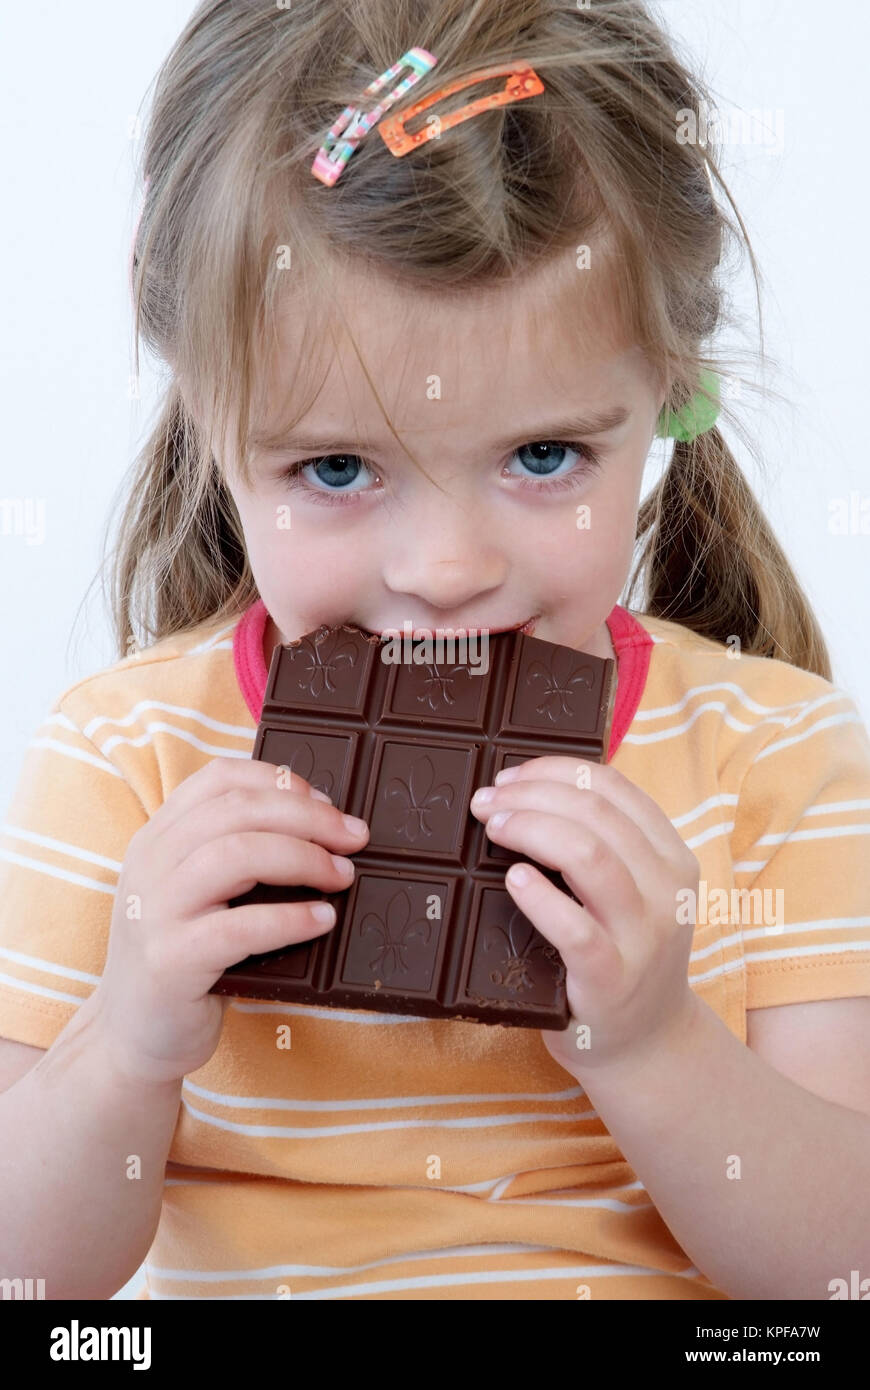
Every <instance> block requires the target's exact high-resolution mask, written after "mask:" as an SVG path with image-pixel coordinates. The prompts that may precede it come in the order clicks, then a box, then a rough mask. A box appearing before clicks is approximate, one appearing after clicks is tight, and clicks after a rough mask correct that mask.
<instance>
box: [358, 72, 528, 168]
mask: <svg viewBox="0 0 870 1390" xmlns="http://www.w3.org/2000/svg"><path fill="white" fill-rule="evenodd" d="M502 73H509V74H510V76H509V77H508V80H507V82H506V83H505V85H504V87H503V88H502V90H501V91H500V92H492V93H491V94H490V95H489V96H485V97H478V98H477V100H476V101H471V102H469V103H468V105H467V106H463V107H461V108H460V110H459V111H453V112H452V113H451V114H450V115H449V116H443V117H439V116H436V117H435V119H434V120H429V121H427V123H426V125H425V126H424V127H423V129H422V130H418V131H417V133H416V135H410V134H409V133H408V131H406V130H405V124H406V122H407V121H410V120H411V119H412V118H413V117H414V116H419V114H420V112H421V111H426V110H427V109H428V108H429V107H430V106H432V105H433V104H434V103H435V102H436V101H440V100H441V98H442V97H447V96H450V95H451V94H452V93H453V92H461V91H462V89H463V87H470V86H471V84H472V83H473V82H480V81H482V80H483V79H484V78H486V77H500V76H501V75H502ZM543 91H544V84H543V82H542V81H541V79H540V77H539V76H538V74H537V73H536V72H535V71H534V69H533V68H530V67H529V65H528V63H524V62H522V61H518V62H515V63H501V64H499V65H498V66H497V67H494V68H481V69H480V70H479V71H478V72H473V73H471V74H470V76H468V77H461V78H460V79H459V81H458V82H449V83H448V84H447V86H446V87H441V88H439V90H438V91H437V92H433V93H431V94H430V95H429V96H427V97H423V98H421V100H420V101H415V102H414V105H413V106H409V107H408V109H407V111H400V112H397V113H396V114H395V115H392V116H387V117H385V118H384V120H382V121H381V122H380V124H379V125H378V130H379V131H380V133H381V137H382V139H383V140H384V142H385V144H386V146H387V149H388V150H390V152H391V153H392V154H394V155H395V156H396V157H397V158H398V159H401V157H402V155H405V154H409V153H410V151H411V150H416V149H418V148H419V147H420V145H423V144H425V143H426V141H427V140H433V139H437V138H438V137H439V136H440V135H441V132H442V131H444V130H450V128H451V126H455V125H461V124H462V122H463V121H468V120H470V119H471V117H472V116H476V115H477V114H478V112H480V111H490V110H492V108H493V107H496V106H509V105H510V104H511V103H512V102H515V101H525V100H526V99H527V98H528V97H535V96H538V95H539V93H541V92H543Z"/></svg>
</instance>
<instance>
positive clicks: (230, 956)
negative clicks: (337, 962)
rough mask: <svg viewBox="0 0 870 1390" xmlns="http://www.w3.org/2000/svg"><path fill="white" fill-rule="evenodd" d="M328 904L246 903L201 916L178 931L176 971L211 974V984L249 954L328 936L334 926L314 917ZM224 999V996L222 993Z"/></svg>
mask: <svg viewBox="0 0 870 1390" xmlns="http://www.w3.org/2000/svg"><path fill="white" fill-rule="evenodd" d="M324 906H325V907H331V906H332V905H331V904H329V903H326V904H324V903H314V902H310V903H245V904H244V906H242V907H230V908H227V909H226V910H225V911H223V912H213V913H210V914H209V915H208V916H206V917H197V918H196V920H195V921H193V922H191V923H190V925H189V927H188V929H187V930H186V931H185V932H183V933H179V934H178V937H179V939H178V942H177V946H176V948H175V955H174V958H173V969H177V972H178V974H179V975H181V974H182V973H183V972H191V971H193V972H198V971H205V972H206V973H208V974H209V975H210V976H211V977H212V978H211V980H210V981H209V985H208V987H209V988H211V985H212V984H214V981H215V980H216V979H217V978H218V977H219V976H220V975H221V974H223V972H224V971H225V970H227V969H229V967H230V966H231V965H237V964H238V962H239V961H242V960H244V959H245V957H246V956H256V955H262V954H264V953H265V952H267V951H277V950H280V948H281V947H282V946H295V945H298V943H299V942H301V941H312V940H314V938H315V937H318V936H325V935H326V933H327V932H330V931H332V928H333V927H334V925H335V915H334V909H333V918H332V921H330V922H322V921H320V920H318V918H316V917H315V916H314V915H313V911H312V909H313V908H315V907H324ZM218 997H220V996H218Z"/></svg>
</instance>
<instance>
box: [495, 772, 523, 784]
mask: <svg viewBox="0 0 870 1390" xmlns="http://www.w3.org/2000/svg"><path fill="white" fill-rule="evenodd" d="M519 775H520V770H519V768H518V767H503V768H502V770H501V772H500V773H499V774H498V776H497V777H496V779H495V784H496V786H497V787H500V786H502V785H503V784H504V783H505V782H513V781H514V780H515V778H517V777H519Z"/></svg>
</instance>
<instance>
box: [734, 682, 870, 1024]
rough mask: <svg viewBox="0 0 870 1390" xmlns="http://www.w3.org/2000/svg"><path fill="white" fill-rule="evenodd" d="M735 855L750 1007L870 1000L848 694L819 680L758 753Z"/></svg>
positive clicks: (863, 844) (861, 768) (868, 776)
mask: <svg viewBox="0 0 870 1390" xmlns="http://www.w3.org/2000/svg"><path fill="white" fill-rule="evenodd" d="M732 847H733V850H734V861H735V862H734V881H735V884H736V886H737V888H738V889H748V890H750V894H751V901H749V900H747V899H746V898H744V899H743V906H742V908H741V912H740V915H739V917H738V919H737V920H738V921H739V923H740V926H739V930H740V934H741V937H742V943H743V953H744V961H745V969H746V1008H747V1009H758V1008H766V1007H768V1006H770V1005H779V1004H796V1003H808V1002H811V1001H813V1000H820V999H841V998H847V997H849V996H853V995H859V996H860V995H870V740H868V737H867V731H866V729H865V727H864V724H863V723H862V720H861V716H860V714H859V713H858V710H857V708H856V706H855V703H854V701H853V700H852V699H851V698H850V697H849V696H848V695H846V694H845V693H844V692H843V691H839V690H837V689H836V688H835V687H833V686H832V685H831V684H830V683H829V682H827V681H822V680H821V678H819V681H818V687H817V688H814V693H813V696H812V697H811V698H810V699H809V700H808V701H806V702H805V705H804V707H803V708H802V710H801V711H800V712H799V713H798V714H797V715H795V716H794V718H792V719H790V720H789V722H788V725H787V726H786V727H783V726H781V725H780V726H778V727H777V728H776V730H775V731H774V732H773V733H772V734H771V736H770V737H769V738H768V739H767V740H766V741H765V743H764V746H763V747H762V748H761V750H760V751H759V752H758V753H757V754H756V755H755V758H754V760H753V762H752V764H751V765H750V767H749V769H748V771H747V772H746V775H745V776H744V778H743V782H742V785H741V788H740V793H739V797H738V805H737V808H736V816H735V830H734V834H733V837H732ZM755 890H759V891H757V892H756V891H755Z"/></svg>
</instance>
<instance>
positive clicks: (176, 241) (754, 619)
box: [111, 0, 831, 679]
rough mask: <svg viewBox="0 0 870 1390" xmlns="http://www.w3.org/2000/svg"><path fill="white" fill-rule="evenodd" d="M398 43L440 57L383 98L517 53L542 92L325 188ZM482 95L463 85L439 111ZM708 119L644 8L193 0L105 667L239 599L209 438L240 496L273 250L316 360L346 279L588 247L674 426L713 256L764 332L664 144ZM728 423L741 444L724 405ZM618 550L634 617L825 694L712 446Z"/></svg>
mask: <svg viewBox="0 0 870 1390" xmlns="http://www.w3.org/2000/svg"><path fill="white" fill-rule="evenodd" d="M414 45H418V46H421V47H423V48H426V49H428V50H430V51H431V52H434V53H435V54H437V55H438V59H439V63H438V66H437V68H436V69H435V71H434V73H431V74H427V76H426V77H424V78H423V79H422V81H421V82H420V83H419V85H417V86H416V87H415V88H414V91H413V93H412V94H409V96H408V97H406V98H405V101H404V102H403V103H402V105H409V104H410V103H411V102H412V101H416V100H417V99H419V98H420V97H422V96H425V95H426V94H427V93H428V92H433V91H435V90H437V89H438V88H439V87H441V86H443V85H445V84H446V83H448V82H450V81H452V80H454V79H456V78H459V77H462V76H465V75H467V74H470V73H472V72H473V71H475V70H476V69H477V68H479V67H481V66H491V65H495V64H499V63H503V62H507V61H510V60H511V59H514V58H517V57H522V58H524V59H526V60H527V61H528V62H529V63H530V64H531V66H532V67H533V68H534V69H535V71H536V72H537V73H538V74H539V75H540V77H541V78H542V80H543V82H544V84H545V88H546V90H545V92H544V93H543V94H541V95H539V96H537V97H535V98H534V99H533V100H529V101H524V102H520V103H518V104H516V105H514V106H508V107H500V108H496V109H494V110H491V111H487V112H486V113H484V114H482V115H478V116H476V117H475V118H474V119H473V120H469V121H466V122H464V123H462V124H461V125H459V126H457V127H455V128H453V129H451V130H450V131H449V133H446V134H445V137H444V138H442V139H438V140H431V141H428V142H427V143H425V144H424V145H423V146H421V148H420V149H419V150H417V151H415V152H414V153H412V154H411V155H409V156H407V157H405V158H402V159H396V158H394V157H393V156H392V155H391V154H390V153H389V152H388V151H387V149H386V146H385V145H384V143H383V141H382V140H380V139H379V138H376V136H375V137H372V138H369V139H368V140H366V141H363V143H362V144H361V145H360V147H359V149H358V150H357V152H356V153H355V154H354V156H353V158H352V160H351V161H350V163H349V165H348V167H347V169H346V170H345V172H344V174H343V176H342V178H341V179H340V180H339V182H338V184H337V185H336V186H335V187H334V188H332V189H329V188H326V187H324V186H323V185H322V184H321V183H320V182H319V181H318V180H316V179H315V178H313V176H312V174H311V163H312V160H313V158H314V155H315V154H316V152H317V149H318V148H319V146H320V144H321V143H322V139H323V133H324V131H325V130H326V129H327V128H328V127H329V126H330V125H331V124H332V122H333V121H334V119H335V117H336V115H337V113H338V112H339V111H340V110H341V109H342V108H343V107H344V106H345V105H351V104H355V103H359V101H360V97H361V93H362V91H363V88H364V87H365V86H367V85H368V83H369V82H371V80H372V79H373V77H375V76H377V75H378V74H380V73H381V72H382V71H384V70H385V69H386V68H388V67H389V66H390V65H391V64H392V63H394V62H396V60H397V59H398V57H399V55H401V54H402V53H404V52H405V51H406V50H407V49H408V48H410V47H412V46H414ZM502 83H503V79H499V80H498V81H497V82H496V83H493V84H491V85H489V86H487V88H486V89H485V90H496V88H497V87H498V86H501V85H502ZM478 94H480V93H479V92H477V93H469V91H468V90H467V89H466V90H465V91H462V92H460V93H458V94H456V96H455V97H453V98H452V99H446V100H445V101H444V103H443V105H440V106H439V108H438V109H439V113H440V114H442V115H443V114H445V113H446V111H448V110H451V109H456V108H458V106H460V105H462V104H464V103H465V102H467V101H468V100H469V99H470V97H471V96H472V95H478ZM711 106H712V101H711V99H710V96H709V93H708V90H707V89H706V88H705V87H703V86H702V85H701V84H700V82H699V81H698V80H697V79H696V78H695V77H693V76H692V75H690V73H689V72H688V71H687V69H686V67H685V66H684V65H683V63H682V62H681V61H680V60H679V59H678V57H677V55H676V53H675V51H674V47H673V45H672V43H671V41H670V40H669V38H668V37H667V35H666V34H665V33H664V32H663V31H662V29H661V28H660V27H659V25H658V24H657V22H656V21H655V20H654V19H653V17H652V16H651V14H650V13H649V12H648V11H647V9H646V6H645V5H644V4H643V3H641V0H595V2H594V3H593V4H592V6H591V7H590V8H588V9H579V8H573V7H569V6H568V5H567V4H566V3H564V0H561V3H560V0H442V3H439V4H438V5H431V4H429V3H428V0H425V3H424V0H366V3H365V4H364V5H345V4H343V3H338V0H293V4H292V6H290V7H288V8H286V9H283V8H279V7H278V6H277V5H273V6H271V8H270V6H269V5H268V4H267V3H265V0H233V2H232V3H228V0H203V3H202V4H200V5H199V6H198V7H197V9H196V10H195V12H194V13H193V15H192V16H191V18H190V20H189V21H188V23H187V25H186V27H185V29H184V31H183V33H182V34H181V35H180V37H179V38H178V40H177V42H176V43H175V45H174V47H173V48H172V51H171V52H170V54H169V56H168V57H167V59H166V61H165V63H164V64H163V66H162V68H161V70H160V72H159V73H158V75H157V79H156V86H155V93H154V100H153V104H152V109H151V113H150V117H149V120H148V125H147V132H146V138H145V140H144V143H143V147H142V153H141V167H140V171H139V172H140V179H141V181H142V184H143V185H144V184H145V179H146V177H147V185H145V186H146V189H147V192H146V196H145V197H144V202H143V206H142V214H141V218H140V221H139V225H138V230H137V234H136V238H135V244H134V256H133V298H134V311H135V324H134V327H135V345H136V359H135V366H136V371H137V372H138V369H139V352H138V345H139V338H140V336H141V338H142V339H143V341H144V342H145V343H146V344H147V345H148V346H149V347H150V348H152V349H153V350H154V351H155V352H156V353H157V354H158V356H159V357H160V358H162V359H163V360H164V361H165V362H166V363H168V364H169V365H170V366H171V369H172V373H173V376H172V380H171V382H170V384H169V386H168V389H167V392H166V395H165V399H164V400H163V403H162V409H161V410H160V413H159V417H158V419H157V421H156V424H155V426H154V428H153V431H152V432H151V434H150V437H149V438H148V440H147V443H146V444H145V446H144V448H143V449H142V451H141V452H140V454H139V455H138V457H137V459H136V460H135V463H134V468H133V476H132V481H131V484H130V487H129V496H128V498H127V500H126V504H125V506H124V507H123V509H122V512H121V515H120V519H119V522H118V536H117V543H116V546H115V549H114V552H113V555H112V568H111V590H112V592H111V607H112V615H113V623H114V632H115V637H116V640H117V644H118V650H119V653H120V655H121V656H123V655H125V654H126V652H127V650H128V647H129V644H130V642H131V641H135V642H136V643H142V642H143V639H144V642H147V640H148V639H149V638H150V639H152V640H159V639H160V638H162V637H165V636H168V635H170V634H172V633H175V632H179V631H183V630H185V629H188V628H190V627H193V626H195V625H197V624H198V623H201V622H202V621H204V620H206V619H208V618H215V619H216V620H220V619H224V618H230V617H231V616H234V615H236V614H238V613H240V612H242V611H243V610H244V609H245V608H247V607H248V606H249V605H250V604H251V603H252V602H254V601H255V599H256V598H257V596H258V595H257V589H256V585H255V582H254V577H253V575H252V573H251V570H250V567H249V564H248V559H247V555H246V550H245V543H244V537H243V533H242V528H241V524H240V521H239V517H238V513H237V511H236V508H235V505H234V503H233V500H232V498H231V496H230V493H229V491H228V490H227V488H226V486H225V483H224V480H223V478H222V475H221V469H220V467H219V465H218V462H217V458H216V454H217V450H216V448H215V441H216V440H217V441H219V443H220V445H221V447H223V445H224V444H225V443H226V442H227V441H230V448H231V450H232V453H233V455H234V457H236V458H238V459H239V460H240V471H241V476H242V477H243V478H245V479H246V480H247V479H248V477H249V474H248V472H247V463H246V460H247V454H248V447H249V437H250V423H251V419H252V411H254V410H255V409H256V406H257V404H258V403H259V402H260V400H261V399H262V395H261V393H262V391H263V389H264V383H263V380H262V372H261V371H260V363H261V362H262V361H263V360H264V357H263V354H264V352H266V351H267V350H268V348H269V346H270V344H271V345H272V346H274V344H275V342H276V336H275V316H276V310H277V308H278V306H279V305H280V303H281V302H282V298H284V300H285V302H286V291H287V271H286V270H285V269H282V264H281V254H282V248H283V253H286V251H287V250H288V248H289V251H290V253H291V256H292V270H293V274H292V285H293V290H294V294H296V295H297V300H296V301H294V312H299V314H300V319H299V321H300V322H304V324H305V330H306V332H305V340H306V343H307V344H310V343H312V342H317V341H324V340H325V338H326V330H327V328H329V331H330V332H331V327H330V325H331V322H332V316H333V315H335V314H338V315H339V316H342V317H343V315H342V311H341V307H340V305H339V304H338V303H337V302H335V297H334V295H333V296H332V297H331V296H330V292H329V283H330V270H331V268H333V267H336V266H338V265H346V266H347V267H349V268H350V269H352V270H357V271H359V270H363V271H365V270H367V269H368V270H370V271H372V272H374V273H378V274H381V275H384V276H387V277H390V278H391V279H392V280H394V281H395V282H397V283H400V284H402V285H404V286H407V287H409V288H411V289H413V290H415V291H417V292H420V293H425V292H430V291H431V292H434V293H438V294H439V295H443V294H460V293H462V294H465V293H467V292H471V291H474V292H477V291H479V290H480V291H482V290H486V289H489V288H498V287H499V286H500V285H502V284H504V283H506V282H507V281H508V280H510V279H512V278H515V277H517V276H519V275H521V274H523V273H524V272H526V271H529V270H531V269H532V268H533V267H535V266H537V265H541V264H543V263H545V262H549V261H552V260H553V259H554V258H558V257H560V256H566V255H571V256H572V257H573V256H574V254H575V250H576V247H577V246H578V244H591V243H592V242H593V240H595V241H596V244H602V245H604V244H605V243H606V246H607V250H608V255H609V256H610V257H612V258H613V259H612V263H613V264H615V265H617V266H618V267H619V274H618V276H616V277H615V284H616V287H617V288H616V294H617V298H618V301H619V309H620V311H621V314H622V316H623V321H624V322H626V323H627V324H629V325H630V328H631V331H632V332H633V334H634V338H633V341H635V342H636V343H638V344H639V345H640V346H641V348H642V349H643V351H644V352H645V354H646V356H647V358H648V359H649V361H650V362H651V363H652V364H653V366H654V368H655V369H656V371H657V372H658V373H659V375H660V379H661V380H662V382H663V383H670V391H669V395H668V401H667V404H668V406H669V407H670V409H671V410H674V411H676V410H677V409H679V408H680V406H682V405H684V404H685V403H686V401H687V400H688V399H689V398H690V396H691V395H692V393H693V391H694V390H695V389H696V387H697V384H698V382H699V378H700V376H701V373H702V372H703V371H704V370H705V369H712V370H714V371H719V372H721V370H722V367H721V362H717V361H716V360H714V359H713V358H712V357H709V356H706V355H704V354H703V352H702V349H703V346H704V344H705V342H706V341H707V340H708V339H709V338H710V337H711V335H712V334H713V333H714V331H715V330H716V329H717V328H718V327H719V326H720V324H721V323H722V321H723V305H722V295H721V292H720V289H719V287H718V285H717V283H716V279H715V275H716V270H717V267H718V265H719V263H720V261H721V260H722V257H723V252H724V250H725V242H726V236H730V237H733V238H735V239H736V240H737V241H738V242H739V241H740V238H741V234H742V238H743V241H745V245H746V247H747V249H748V254H749V258H750V263H751V266H752V272H753V276H754V280H755V287H756V294H757V297H758V305H759V314H760V291H759V270H758V266H757V264H756V261H755V256H754V253H753V250H752V247H751V244H750V243H749V237H748V234H747V232H746V229H745V227H744V224H743V221H742V218H741V217H740V214H739V212H738V211H737V209H736V207H735V205H734V202H733V199H732V198H731V195H730V193H729V191H728V189H727V187H726V185H725V183H724V180H723V178H722V176H721V174H720V172H719V169H718V165H717V162H716V158H715V155H714V150H713V148H712V147H711V146H710V145H709V144H708V145H706V147H705V146H702V145H701V144H699V143H698V142H697V141H696V140H692V139H688V140H685V141H684V140H681V139H678V138H677V126H678V122H679V120H680V119H683V118H685V117H686V115H687V113H690V119H691V116H694V118H695V119H696V120H698V121H699V122H700V121H701V119H702V114H703V110H704V108H706V109H707V110H709V109H710V108H711ZM394 109H397V110H401V109H402V106H401V105H400V106H399V107H398V108H394ZM417 119H418V121H419V123H420V124H423V122H424V120H425V117H419V118H417ZM412 128H417V127H416V123H414V124H413V126H412ZM714 184H715V185H717V186H718V187H719V188H721V189H722V191H723V193H724V195H725V197H726V199H727V201H728V203H729V204H730V206H731V208H732V209H733V210H734V213H735V217H736V222H737V224H738V227H739V231H738V229H737V227H735V225H734V224H733V223H732V222H731V221H730V220H729V219H728V217H727V216H726V214H725V213H724V211H723V210H722V208H721V207H720V206H719V205H718V204H717V202H716V199H715V197H714ZM762 351H763V338H762ZM369 380H370V378H369ZM301 381H302V374H301V373H300V374H299V375H298V376H296V377H294V393H295V394H298V395H300V396H301V395H302V394H304V392H303V391H302V387H301V384H300V383H301ZM372 385H373V384H372ZM373 389H374V386H373ZM750 389H756V388H754V387H750ZM295 403H296V402H294V404H295ZM306 409H307V406H304V405H301V406H300V408H299V409H298V410H296V411H295V413H294V416H293V418H294V419H298V418H301V416H302V415H303V414H304V413H305V410H306ZM723 418H726V419H727V420H728V421H729V422H730V423H731V424H732V425H733V427H734V428H735V430H736V431H737V432H738V433H740V434H741V437H744V434H743V430H742V428H741V423H740V421H739V419H737V418H736V416H735V415H734V413H733V411H732V410H731V409H730V408H729V405H728V402H727V399H725V400H723ZM394 433H395V431H394ZM747 447H749V448H750V450H751V444H749V443H747ZM636 555H637V560H636V567H635V570H634V573H633V575H632V577H631V580H630V585H629V589H628V602H629V603H631V602H632V598H634V599H635V603H634V605H633V606H635V607H636V610H637V611H640V612H646V613H649V614H650V615H653V616H658V617H661V618H665V619H668V620H670V621H673V622H677V623H681V624H683V625H685V626H686V627H688V628H691V629H693V630H694V631H695V632H697V633H699V634H702V635H703V636H705V637H710V638H714V639H716V640H718V641H725V640H726V639H728V638H732V639H733V638H735V637H737V638H739V641H740V646H741V649H742V650H743V651H744V652H746V653H753V654H759V655H763V656H775V657H779V658H781V659H783V660H786V661H789V662H791V663H792V664H794V665H796V666H801V667H804V668H806V669H807V670H809V671H815V672H817V673H818V674H820V675H822V676H824V677H825V678H826V679H830V678H831V671H830V663H829V659H828V654H827V651H826V648H825V643H824V639H823V637H822V634H821V631H820V629H819V627H818V624H817V622H816V619H815V617H814V615H813V613H812V610H811V608H810V606H809V604H808V602H807V599H806V597H805V595H804V593H803V591H802V590H801V587H800V585H799V583H798V581H797V579H796V577H795V574H794V573H793V571H792V569H791V568H790V566H789V564H788V561H787V559H786V557H785V555H784V553H783V551H782V549H781V548H780V546H779V544H778V542H777V540H776V538H775V536H774V534H773V531H772V530H771V528H770V526H769V525H768V523H767V521H766V519H765V516H764V513H763V511H762V509H761V507H760V506H759V504H758V502H757V501H756V499H755V497H754V496H753V493H752V491H751V489H750V487H749V485H748V483H747V481H746V479H745V477H744V475H743V474H742V472H741V470H740V468H739V467H738V464H737V462H736V460H735V458H734V456H733V455H732V453H731V452H730V450H729V448H728V446H727V445H726V443H725V440H724V438H723V436H722V433H721V432H720V430H719V429H718V428H714V429H712V430H710V431H709V432H707V433H706V434H704V435H702V436H700V437H699V438H698V439H696V440H695V441H694V442H692V443H682V442H677V443H675V445H674V447H673V455H672V458H671V460H670V463H669V466H668V467H667V469H666V471H665V472H664V474H663V476H662V478H661V480H660V482H659V483H658V485H657V486H656V487H655V488H654V489H653V490H652V492H651V493H650V495H649V496H647V497H646V499H645V500H644V501H643V503H642V505H641V508H640V512H639V516H638V527H637V551H636Z"/></svg>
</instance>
